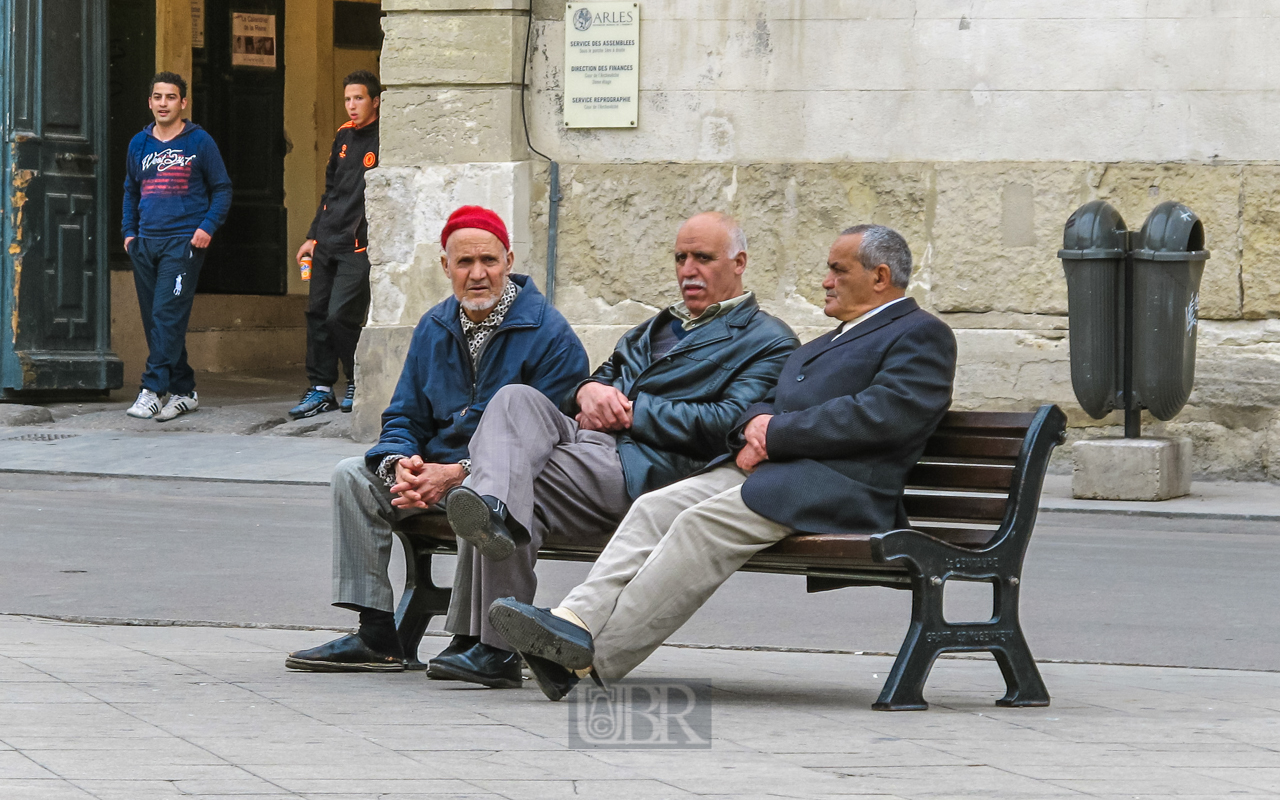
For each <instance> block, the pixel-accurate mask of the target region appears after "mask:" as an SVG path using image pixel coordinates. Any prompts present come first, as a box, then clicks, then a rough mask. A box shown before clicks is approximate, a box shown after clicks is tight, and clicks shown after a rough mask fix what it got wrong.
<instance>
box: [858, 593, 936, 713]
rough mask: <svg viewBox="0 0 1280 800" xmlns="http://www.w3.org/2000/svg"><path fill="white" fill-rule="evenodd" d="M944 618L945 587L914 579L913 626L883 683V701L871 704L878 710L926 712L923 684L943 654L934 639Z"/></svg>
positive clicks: (926, 705) (881, 694)
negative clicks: (932, 642)
mask: <svg viewBox="0 0 1280 800" xmlns="http://www.w3.org/2000/svg"><path fill="white" fill-rule="evenodd" d="M939 624H944V623H943V618H942V586H941V585H937V586H934V585H931V584H930V583H929V580H928V579H927V578H925V577H923V576H920V575H913V576H912V578H911V627H909V628H908V629H907V635H906V637H905V638H904V639H903V640H902V646H901V647H900V648H898V658H897V660H895V661H894V662H893V669H891V670H890V671H889V677H888V679H886V680H885V682H884V688H883V689H882V690H881V691H880V698H879V699H878V700H876V702H875V703H874V704H872V706H871V707H872V708H874V709H875V710H876V711H924V710H925V709H927V708H929V704H928V703H926V702H925V699H924V684H925V681H927V680H928V679H929V671H930V670H931V669H933V662H934V661H935V660H936V659H937V658H938V654H939V653H940V652H941V650H940V649H939V647H938V646H937V644H936V643H934V644H930V641H929V640H930V639H931V638H934V637H933V636H931V635H930V634H935V632H936V630H937V628H938V626H939Z"/></svg>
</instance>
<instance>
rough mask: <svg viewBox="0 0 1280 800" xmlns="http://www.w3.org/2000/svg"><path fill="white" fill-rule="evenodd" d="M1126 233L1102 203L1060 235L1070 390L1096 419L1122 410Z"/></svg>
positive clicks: (1087, 208) (1088, 207) (1083, 209)
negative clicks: (1065, 284) (1065, 302)
mask: <svg viewBox="0 0 1280 800" xmlns="http://www.w3.org/2000/svg"><path fill="white" fill-rule="evenodd" d="M1127 237H1128V229H1127V228H1126V227H1125V224H1124V219H1122V218H1121V217H1120V212H1118V211H1116V210H1115V208H1113V207H1112V206H1111V204H1110V203H1108V202H1106V201H1104V200H1094V201H1092V202H1089V203H1085V204H1084V205H1082V206H1080V208H1078V209H1076V212H1075V213H1074V214H1072V215H1071V217H1070V219H1068V220H1067V224H1066V227H1065V228H1064V230H1063V233H1062V249H1061V250H1059V251H1058V258H1060V259H1062V269H1063V270H1064V271H1065V272H1066V273H1067V314H1068V317H1069V320H1070V326H1071V331H1070V337H1071V338H1070V341H1071V386H1072V388H1073V389H1075V392H1076V399H1077V400H1079V401H1080V405H1081V406H1082V407H1083V408H1084V410H1085V412H1086V413H1088V414H1089V416H1091V417H1093V418H1094V419H1101V418H1102V417H1105V416H1106V415H1107V412H1109V411H1111V410H1112V409H1114V408H1121V407H1123V405H1124V382H1123V381H1124V377H1123V373H1122V371H1121V370H1122V369H1123V367H1124V365H1123V358H1122V357H1123V346H1124V259H1125V250H1126V249H1127Z"/></svg>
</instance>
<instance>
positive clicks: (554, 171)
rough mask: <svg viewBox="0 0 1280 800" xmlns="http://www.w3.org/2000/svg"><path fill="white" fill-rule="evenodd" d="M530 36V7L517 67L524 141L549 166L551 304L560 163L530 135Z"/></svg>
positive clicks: (552, 300)
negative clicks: (526, 104)
mask: <svg viewBox="0 0 1280 800" xmlns="http://www.w3.org/2000/svg"><path fill="white" fill-rule="evenodd" d="M532 38H533V8H532V7H530V8H529V24H528V26H526V27H525V30H524V64H523V65H522V66H521V68H520V120H521V122H523V123H524V141H525V144H526V145H527V146H528V147H529V152H531V153H537V154H538V155H540V156H542V157H543V158H545V159H546V160H547V163H548V165H549V167H550V173H549V175H548V176H547V180H548V183H550V186H549V189H550V191H549V192H548V194H547V198H548V200H550V205H549V208H548V209H547V280H546V285H545V286H543V289H545V290H546V295H547V302H548V303H551V305H555V303H556V239H557V238H558V234H559V232H560V164H559V163H558V162H556V161H555V160H554V159H552V158H551V156H549V155H547V154H546V153H543V152H541V151H539V150H538V149H537V148H536V147H534V146H533V139H532V138H530V136H529V116H528V114H527V113H525V108H524V106H525V102H526V100H528V97H527V95H528V93H529V82H528V80H527V76H528V73H529V42H530V40H531V39H532Z"/></svg>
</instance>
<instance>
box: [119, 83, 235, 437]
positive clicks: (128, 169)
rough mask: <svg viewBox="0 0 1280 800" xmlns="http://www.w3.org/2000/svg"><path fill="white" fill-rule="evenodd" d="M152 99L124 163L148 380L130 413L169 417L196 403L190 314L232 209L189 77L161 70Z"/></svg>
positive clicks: (126, 227) (127, 235) (227, 182)
mask: <svg viewBox="0 0 1280 800" xmlns="http://www.w3.org/2000/svg"><path fill="white" fill-rule="evenodd" d="M147 105H148V106H150V108H151V114H152V116H154V117H155V122H154V123H152V124H150V125H148V126H147V127H145V128H143V129H142V131H141V132H140V133H139V134H138V135H136V136H134V137H133V140H132V141H131V142H129V154H128V157H127V159H126V162H125V179H124V222H123V225H122V226H121V231H122V233H123V234H124V250H125V252H126V253H128V254H129V258H130V259H132V260H133V282H134V286H136V287H137V290H138V307H139V308H140V309H141V311H142V329H143V331H144V333H145V334H146V337H147V349H148V355H147V366H146V369H145V370H144V371H143V373H142V389H141V391H140V392H138V399H137V400H135V401H134V403H133V406H131V407H130V408H129V410H128V412H127V413H128V414H129V416H131V417H137V418H139V419H155V420H157V421H165V420H171V419H173V418H174V417H176V416H178V415H179V414H183V413H186V412H188V411H194V410H196V408H197V407H199V400H198V398H197V396H196V376H195V372H194V371H192V369H191V366H190V365H189V364H188V363H187V322H188V320H189V319H190V318H191V303H192V301H193V300H194V299H195V294H196V283H197V281H199V279H200V266H201V265H202V264H203V263H204V256H205V252H206V250H207V248H208V247H209V242H210V241H211V240H212V238H213V234H214V232H215V231H217V230H218V227H219V226H221V225H222V223H223V222H224V221H225V220H226V218H227V212H228V211H229V210H230V209H231V178H230V177H228V176H227V168H226V167H225V166H224V165H223V163H222V156H221V155H220V154H219V153H218V146H217V145H215V144H214V143H213V138H212V137H211V136H209V134H207V133H205V132H204V130H203V129H202V128H201V127H200V126H199V125H196V124H195V123H194V122H190V121H188V120H184V119H183V118H182V111H183V110H184V109H185V108H186V107H187V82H186V81H185V80H183V79H182V76H180V75H178V74H176V73H173V72H159V73H156V76H155V77H154V78H152V79H151V96H150V98H149V99H148V100H147ZM166 395H167V396H168V399H167V401H165V402H163V404H162V399H163V398H165V396H166Z"/></svg>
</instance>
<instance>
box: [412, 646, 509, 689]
mask: <svg viewBox="0 0 1280 800" xmlns="http://www.w3.org/2000/svg"><path fill="white" fill-rule="evenodd" d="M427 677H428V678H435V679H436V680H442V681H466V682H468V683H478V684H480V685H481V686H488V687H489V688H490V689H519V688H520V687H521V686H522V685H523V684H522V683H521V681H522V677H521V675H520V654H519V653H512V652H511V651H509V650H499V649H498V648H496V647H494V646H493V645H488V644H485V643H484V642H477V643H476V644H475V645H474V646H473V647H472V648H471V649H470V650H467V651H465V652H462V653H454V654H453V655H451V656H444V657H440V656H436V657H435V658H433V659H431V660H430V661H428V662H427Z"/></svg>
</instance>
